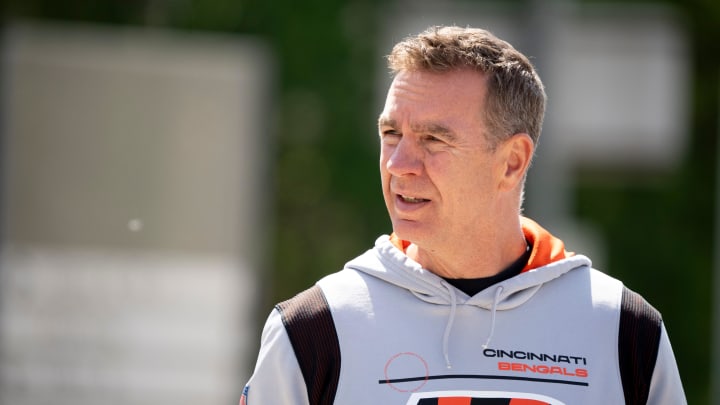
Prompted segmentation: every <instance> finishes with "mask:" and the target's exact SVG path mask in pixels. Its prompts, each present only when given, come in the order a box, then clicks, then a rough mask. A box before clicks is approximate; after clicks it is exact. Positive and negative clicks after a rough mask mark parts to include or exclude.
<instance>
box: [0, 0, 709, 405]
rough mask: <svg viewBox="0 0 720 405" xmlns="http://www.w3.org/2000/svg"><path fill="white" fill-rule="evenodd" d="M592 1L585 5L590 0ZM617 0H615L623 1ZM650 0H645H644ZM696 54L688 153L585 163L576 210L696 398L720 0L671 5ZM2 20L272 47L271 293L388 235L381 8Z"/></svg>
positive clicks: (109, 1)
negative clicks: (661, 169) (178, 32)
mask: <svg viewBox="0 0 720 405" xmlns="http://www.w3.org/2000/svg"><path fill="white" fill-rule="evenodd" d="M586 1H588V2H589V0H586ZM618 1H619V0H618ZM645 2H648V1H645ZM664 3H668V4H671V5H673V6H674V7H675V8H676V9H677V10H679V11H681V12H682V13H683V15H684V19H685V23H686V24H685V26H686V29H687V30H688V33H689V36H690V39H691V42H692V43H691V49H692V55H693V56H692V58H693V60H692V61H691V64H692V73H693V86H692V90H693V94H692V103H693V104H692V106H691V111H692V116H691V128H690V129H689V131H690V132H689V134H690V136H691V138H690V148H689V152H688V154H687V155H686V156H685V158H684V160H683V164H682V167H680V168H679V170H678V171H677V172H674V173H626V172H622V173H617V172H607V171H602V170H592V169H585V170H583V171H582V172H581V173H580V175H579V177H578V183H577V187H576V193H575V196H576V201H575V207H576V209H577V212H576V214H577V216H578V217H580V218H582V219H583V220H584V221H587V222H590V223H592V224H593V225H595V226H597V227H598V228H599V229H600V230H601V232H602V234H603V235H604V237H605V241H606V243H607V249H608V252H609V257H608V267H609V271H610V273H611V274H613V275H615V276H617V277H619V278H621V279H622V280H623V281H625V283H626V284H627V285H628V286H629V287H630V288H633V289H635V290H636V291H638V292H640V293H641V294H643V295H644V296H645V297H646V298H647V299H648V300H649V301H650V302H651V303H653V304H654V305H655V306H656V307H657V308H658V309H659V310H660V311H661V312H662V313H663V315H664V318H665V321H666V324H667V325H668V329H669V333H670V336H671V338H672V341H673V346H674V350H675V353H676V356H677V360H678V362H679V365H680V370H681V374H682V377H683V381H684V384H685V389H686V393H687V395H688V400H689V403H691V404H708V403H710V399H709V384H710V382H709V370H710V358H711V356H710V350H711V328H712V325H711V307H712V299H711V298H712V297H711V285H712V274H713V238H714V234H713V225H712V224H713V218H714V213H715V208H714V206H715V204H716V201H715V198H714V197H715V186H716V179H715V175H716V164H717V163H716V158H717V157H716V153H715V152H716V151H717V147H716V142H717V134H718V131H719V129H718V116H717V115H718V110H719V106H718V89H719V88H720V83H719V82H718V76H719V75H720V73H719V72H720V45H719V44H720V42H719V41H718V39H719V38H720V2H717V1H715V0H683V1H680V0H667V1H665V2H664ZM5 6H6V7H5V9H4V14H5V17H6V18H14V17H22V18H34V19H42V18H46V19H54V20H67V21H86V22H93V23H108V24H125V25H137V26H157V27H169V28H176V29H183V30H197V31H220V32H227V33H239V34H251V35H254V36H258V37H261V38H263V39H265V40H266V41H267V42H268V43H269V44H270V45H271V47H272V48H273V50H274V51H275V52H276V58H277V60H276V62H277V66H278V75H279V76H278V83H277V87H276V91H277V94H276V95H275V101H276V105H275V107H276V109H275V111H273V113H272V114H271V115H270V116H269V117H268V120H269V121H270V125H269V126H270V128H271V129H272V132H273V135H274V136H275V137H276V138H277V141H276V148H275V150H274V151H273V153H274V159H275V164H274V175H273V178H274V179H275V183H274V184H271V185H269V187H271V188H272V190H271V192H272V193H273V196H274V210H273V211H274V220H273V221H274V222H273V223H272V224H271V226H272V230H271V232H270V235H271V240H270V241H269V245H270V254H269V256H270V259H269V260H268V263H267V269H266V274H267V275H268V280H269V281H272V282H268V283H266V286H267V288H268V290H267V291H266V294H265V296H266V297H267V301H266V302H265V304H264V305H263V306H262V309H261V312H262V314H261V315H259V320H258V322H261V321H262V319H263V318H264V316H265V315H266V314H267V313H268V312H269V310H270V308H271V305H272V303H274V302H276V301H278V300H280V299H284V298H288V297H290V296H292V295H293V294H295V293H296V292H298V291H300V290H301V289H304V288H306V287H308V286H310V285H311V284H312V283H314V281H316V280H317V279H318V278H320V277H322V276H323V275H325V274H328V273H331V272H333V271H336V270H337V269H339V268H341V267H342V265H343V264H344V263H345V261H347V260H348V259H350V258H352V257H354V256H356V255H357V254H359V253H361V252H362V251H364V250H365V249H367V248H369V247H370V246H371V245H372V243H373V241H374V239H375V237H377V236H378V235H379V234H381V233H386V232H388V231H389V221H388V220H387V217H386V214H385V211H384V207H383V203H382V197H381V191H380V186H379V181H378V180H379V177H378V168H377V160H378V156H377V151H376V141H375V139H376V138H375V137H376V135H375V132H376V130H375V117H376V115H377V111H374V110H375V109H376V108H377V106H376V105H375V103H376V99H375V97H376V95H375V93H374V92H375V83H376V79H377V78H376V77H375V74H376V67H377V63H378V60H379V58H381V56H382V55H383V54H384V53H386V52H388V50H385V49H377V44H378V43H379V41H378V38H376V34H377V32H378V31H379V29H378V28H379V21H380V19H379V16H380V9H379V7H380V2H379V1H377V0H376V1H361V0H336V1H325V0H308V1H304V2H294V1H289V0H276V1H272V0H246V1H241V0H235V1H230V0H202V1H201V0H103V1H98V0H63V1H57V0H16V1H13V0H10V1H9V2H8V3H6V5H5Z"/></svg>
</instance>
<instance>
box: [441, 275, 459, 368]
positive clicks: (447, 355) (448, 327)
mask: <svg viewBox="0 0 720 405" xmlns="http://www.w3.org/2000/svg"><path fill="white" fill-rule="evenodd" d="M442 284H443V285H444V286H445V288H447V290H448V292H449V293H450V318H449V319H448V322H447V325H445V333H444V334H443V356H444V357H445V365H446V366H447V368H452V364H451V363H450V350H449V348H448V346H449V341H450V331H451V330H452V327H453V323H454V322H455V310H456V309H457V302H456V299H455V290H454V289H453V288H452V286H450V285H449V284H448V283H442Z"/></svg>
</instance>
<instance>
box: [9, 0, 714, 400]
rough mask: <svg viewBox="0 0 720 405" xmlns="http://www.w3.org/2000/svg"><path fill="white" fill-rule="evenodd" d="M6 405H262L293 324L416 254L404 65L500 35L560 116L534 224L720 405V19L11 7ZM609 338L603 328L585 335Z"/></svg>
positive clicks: (640, 6)
mask: <svg viewBox="0 0 720 405" xmlns="http://www.w3.org/2000/svg"><path fill="white" fill-rule="evenodd" d="M2 17H3V18H2V27H1V28H2V30H1V31H0V55H1V64H0V85H1V86H2V87H1V88H2V92H1V93H0V94H1V96H2V98H1V99H0V100H2V101H1V102H0V123H1V124H0V130H1V132H0V162H1V163H0V190H1V194H0V196H1V198H0V230H1V239H0V405H25V404H27V405H31V404H32V405H43V404H53V405H66V404H68V405H69V404H73V405H82V404H98V403H102V404H123V405H134V404H159V403H172V404H236V403H237V401H238V399H239V397H240V393H241V391H242V387H243V385H244V383H245V381H246V379H247V378H248V376H249V374H250V372H251V370H252V367H253V365H254V361H255V356H256V352H257V349H258V345H259V335H260V327H261V325H262V323H263V321H264V319H265V317H266V316H267V314H268V313H269V312H270V310H271V308H272V305H273V303H275V302H277V301H279V300H282V299H285V298H288V297H290V296H292V295H294V294H295V293H297V292H298V291H300V290H302V289H304V288H306V287H308V286H310V285H312V283H313V282H314V281H316V280H317V279H318V278H320V277H322V276H323V275H325V274H328V273H331V272H334V271H336V270H338V269H340V268H341V267H342V266H343V264H344V263H345V262H346V261H348V260H349V259H351V258H352V257H354V256H356V255H358V254H360V253H361V252H363V251H364V250H366V249H367V248H369V247H370V246H371V245H372V243H373V241H374V240H375V238H376V237H377V236H378V235H380V234H382V233H387V232H389V231H390V228H389V227H390V225H389V221H388V220H387V216H386V213H385V210H384V206H383V203H382V197H381V191H380V187H379V177H378V168H377V160H378V153H377V141H376V128H375V122H376V117H377V114H378V112H379V111H380V108H381V103H382V101H383V99H384V92H385V89H386V87H387V85H388V84H389V80H390V77H389V74H388V72H387V70H386V68H385V66H384V61H383V56H384V55H386V54H387V53H388V52H389V50H390V47H391V45H392V44H393V43H394V42H396V41H398V40H400V39H401V38H403V37H404V36H406V35H409V34H413V33H417V32H418V31H420V30H422V29H424V28H426V27H427V26H430V25H436V24H458V25H471V26H478V27H483V28H487V29H490V30H491V31H493V32H495V33H496V34H498V35H499V36H501V37H503V38H505V39H507V40H509V41H510V42H511V43H513V44H515V45H516V46H517V47H518V48H519V49H520V50H521V51H523V52H524V53H526V54H527V55H529V56H530V57H531V59H532V61H533V62H534V63H535V64H536V66H537V67H538V69H539V72H540V75H541V77H542V78H543V80H544V82H545V84H546V86H547V91H548V96H549V107H548V115H547V118H546V124H545V127H544V132H543V138H542V140H541V143H540V147H539V150H538V154H537V158H536V160H535V163H534V165H533V168H532V169H531V173H530V176H529V180H528V181H529V184H528V187H527V196H526V206H525V213H526V214H527V215H529V216H531V217H533V218H535V219H536V220H538V221H539V222H541V223H542V224H544V225H546V226H547V227H548V228H549V229H550V230H551V231H552V232H554V233H555V234H557V235H558V236H560V237H561V238H563V239H565V241H566V244H567V245H568V248H569V249H570V250H574V251H579V252H584V253H588V254H589V255H590V256H591V258H592V259H593V262H594V264H595V266H596V267H597V268H599V269H600V270H602V271H605V272H607V273H609V274H611V275H613V276H616V277H618V278H620V279H622V280H623V281H624V282H625V283H626V284H627V285H628V286H629V287H630V288H632V289H634V290H635V291H638V292H640V293H641V294H643V295H644V296H645V297H646V298H647V299H648V300H649V301H650V302H651V303H652V304H653V305H654V306H655V307H656V308H658V309H659V310H660V311H661V312H662V314H663V317H664V320H665V323H666V325H667V328H668V330H669V334H670V338H671V340H672V342H673V348H674V351H675V354H676V357H677V361H678V363H679V367H680V372H681V376H682V379H683V383H684V386H685V391H686V393H687V396H688V401H689V403H690V404H720V374H718V371H719V370H720V351H719V350H718V348H717V346H718V345H719V344H720V338H719V337H718V332H717V331H720V317H719V316H718V315H717V314H718V311H717V310H716V309H717V308H718V305H719V304H717V303H716V302H715V301H716V300H715V299H714V296H715V295H717V291H720V281H718V280H720V277H717V276H716V275H717V274H720V236H719V235H720V220H719V219H718V218H720V215H718V214H720V210H719V209H718V208H717V207H716V206H717V205H718V204H716V200H717V199H716V197H717V196H718V195H720V181H719V179H718V176H717V174H718V173H719V172H720V165H719V164H718V162H717V155H718V150H719V149H718V148H719V147H718V142H717V140H718V134H719V132H720V128H719V126H720V118H719V114H718V111H720V105H719V101H718V100H719V98H720V2H717V1H714V0H684V1H680V0H666V1H640V2H635V1H634V2H629V1H609V2H608V1H605V2H598V1H589V0H575V1H571V0H565V1H561V0H555V1H553V0H546V1H541V0H525V1H521V0H515V1H509V0H507V1H496V2H487V1H459V0H456V1H442V2H441V1H409V0H408V1H402V0H395V1H379V0H376V1H361V0H336V1H327V0H325V1H323V0H316V1H305V2H294V1H288V0H279V1H265V0H256V1H243V0H236V1H229V0H100V1H90V0H63V1H57V0H9V1H7V2H5V5H4V8H3V11H2ZM578 327H582V328H585V327H591V325H578Z"/></svg>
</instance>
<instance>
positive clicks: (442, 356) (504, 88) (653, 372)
mask: <svg viewBox="0 0 720 405" xmlns="http://www.w3.org/2000/svg"><path fill="white" fill-rule="evenodd" d="M388 59H389V66H390V68H391V70H392V72H393V73H394V80H393V82H392V85H391V86H390V89H389V91H388V94H387V99H386V103H385V108H384V110H383V111H382V113H381V114H380V118H379V124H378V126H379V134H380V145H381V146H380V173H381V179H382V189H383V195H384V198H385V204H386V206H387V209H388V213H389V214H390V218H391V220H392V227H393V233H392V235H390V236H382V237H380V238H379V239H378V240H377V241H376V242H375V247H374V248H373V249H371V250H369V251H368V252H366V253H365V254H363V255H361V256H360V257H358V258H356V259H354V260H352V261H350V262H349V263H348V264H346V266H345V268H344V269H343V270H342V271H340V272H338V273H335V274H332V275H330V276H327V277H325V278H323V279H322V280H320V281H319V282H318V283H317V284H316V285H315V286H314V287H312V288H310V289H309V290H306V291H304V292H302V293H301V294H299V295H298V296H296V297H294V298H292V299H290V300H288V301H285V302H283V303H280V304H278V306H277V307H276V308H275V310H273V312H272V314H271V315H270V317H269V319H268V320H267V323H266V325H265V328H264V330H263V335H262V346H261V349H260V353H259V356H258V362H257V365H256V368H255V372H254V374H253V376H252V377H251V378H250V381H249V382H248V385H247V386H246V387H245V391H244V394H243V397H242V399H241V403H247V404H262V405H267V404H333V403H335V404H413V405H414V404H440V405H442V404H537V405H539V404H553V405H556V404H584V405H588V404H621V403H627V404H646V403H647V404H673V405H675V404H683V403H685V402H686V401H685V397H684V393H683V389H682V385H681V382H680V378H679V375H678V370H677V366H676V363H675V359H674V355H673V353H672V349H671V347H670V342H669V340H668V336H667V333H666V330H665V327H664V326H663V324H662V320H661V318H660V315H659V313H658V312H657V311H656V310H655V309H653V308H652V307H651V306H650V305H649V304H647V303H646V302H645V301H644V300H643V299H642V298H641V297H640V296H639V295H637V294H635V293H634V292H632V291H630V290H628V289H627V288H625V287H624V286H623V285H622V283H621V282H619V281H617V280H615V279H613V278H610V277H609V276H607V275H604V274H603V273H601V272H599V271H596V270H593V269H591V263H590V260H589V259H588V258H587V257H585V256H582V255H573V254H572V253H569V252H566V251H565V248H564V244H563V242H562V241H561V240H559V239H557V238H555V237H554V236H552V235H551V234H550V233H548V232H547V231H546V230H545V229H543V228H542V227H540V226H539V225H538V224H536V223H534V222H533V221H531V220H529V219H527V218H523V217H521V215H520V212H521V204H522V199H523V187H524V183H525V176H526V172H527V170H528V167H529V166H530V162H531V159H532V156H533V153H534V150H535V146H536V144H537V141H538V137H539V136H540V129H541V126H542V120H543V114H544V110H545V92H544V88H543V85H542V83H541V81H540V79H539V77H538V76H537V74H536V72H535V71H534V69H533V67H532V66H531V64H530V63H529V62H528V60H527V58H526V57H525V56H523V55H522V54H520V53H519V52H518V51H516V50H515V49H514V48H513V47H512V46H510V45H509V44H507V43H506V42H504V41H502V40H500V39H498V38H496V37H494V36H493V35H492V34H490V33H488V32H487V31H484V30H479V29H470V28H459V27H435V28H431V29H429V30H427V31H425V32H423V33H421V34H419V35H418V36H416V37H411V38H408V39H406V40H404V41H402V42H401V43H399V44H397V45H396V46H395V47H394V48H393V50H392V53H391V54H390V56H389V58H388Z"/></svg>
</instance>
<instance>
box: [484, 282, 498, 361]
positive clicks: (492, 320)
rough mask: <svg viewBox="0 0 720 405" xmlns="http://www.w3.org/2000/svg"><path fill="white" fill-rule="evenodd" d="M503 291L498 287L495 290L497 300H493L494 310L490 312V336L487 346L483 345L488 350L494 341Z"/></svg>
mask: <svg viewBox="0 0 720 405" xmlns="http://www.w3.org/2000/svg"><path fill="white" fill-rule="evenodd" d="M502 290H503V288H502V286H498V288H497V289H495V299H493V304H492V310H491V312H490V334H489V335H488V337H487V340H486V341H485V344H484V345H482V348H483V349H487V348H488V346H490V340H492V338H493V334H494V333H495V313H496V312H497V304H498V301H499V300H500V293H502Z"/></svg>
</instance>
